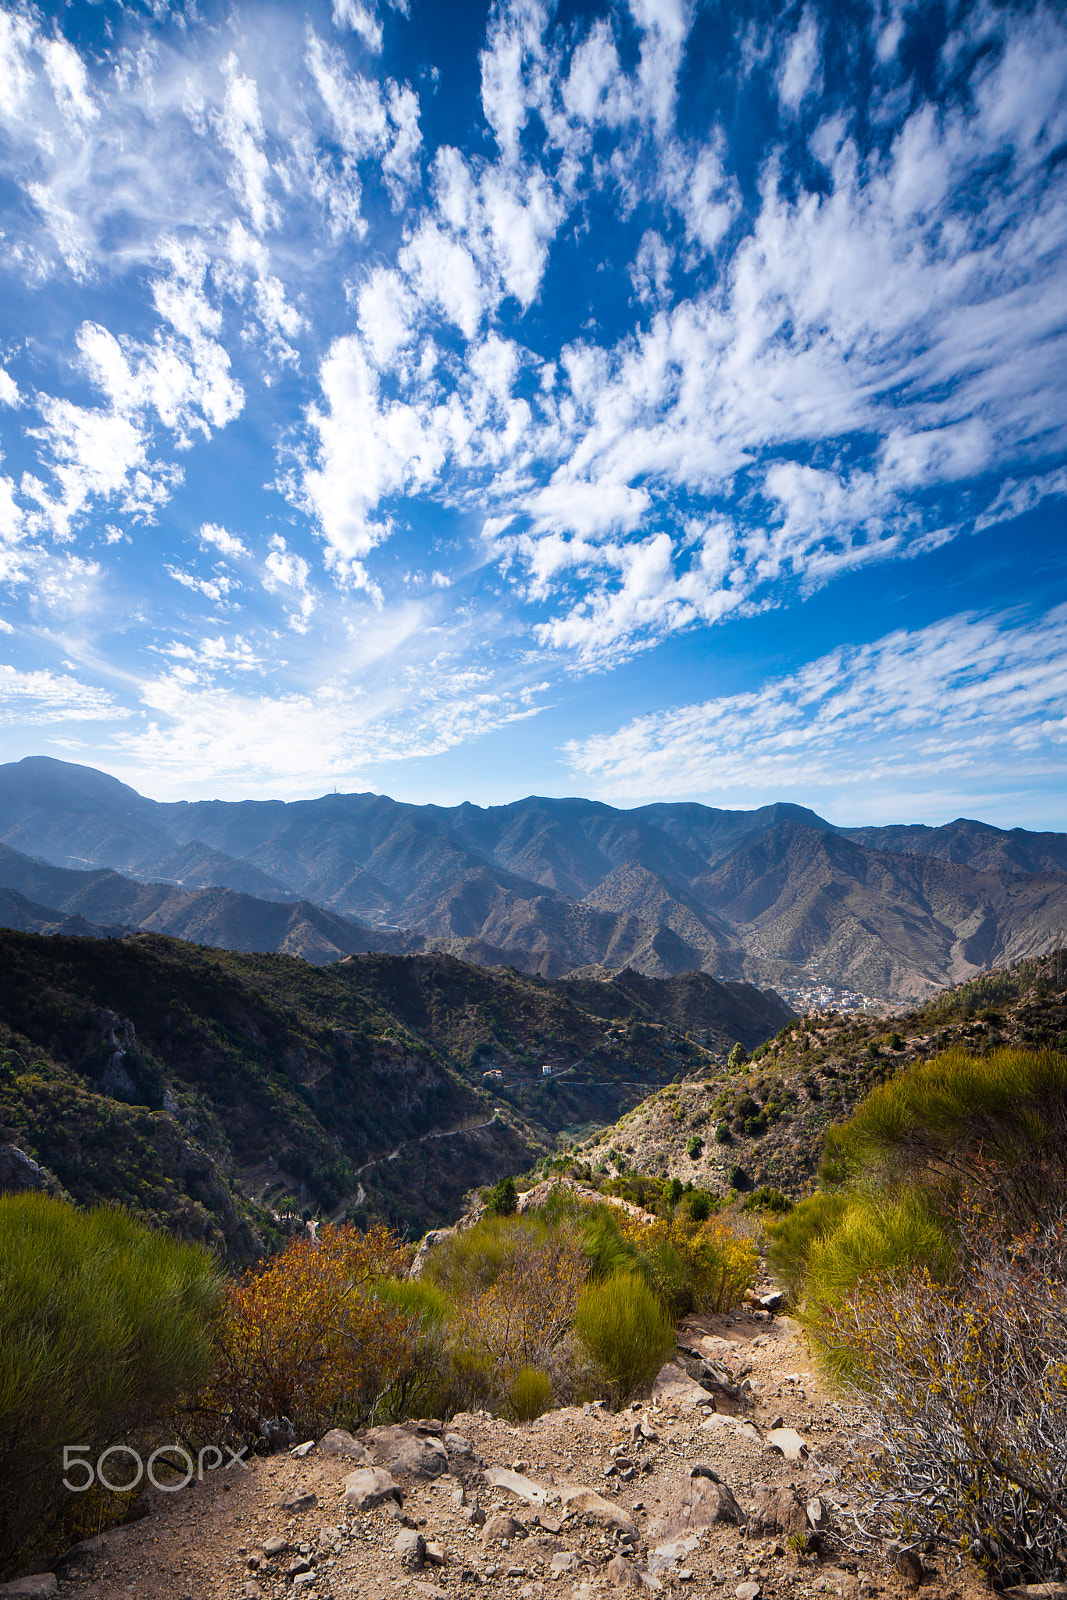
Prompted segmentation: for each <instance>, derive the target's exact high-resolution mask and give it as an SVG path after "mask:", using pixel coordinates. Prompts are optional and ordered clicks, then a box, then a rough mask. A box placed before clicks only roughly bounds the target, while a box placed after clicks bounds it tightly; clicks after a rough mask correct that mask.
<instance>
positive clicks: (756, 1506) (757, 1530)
mask: <svg viewBox="0 0 1067 1600" xmlns="http://www.w3.org/2000/svg"><path fill="white" fill-rule="evenodd" d="M807 1531H808V1512H807V1507H806V1506H805V1504H804V1502H803V1500H801V1498H800V1496H799V1495H798V1494H797V1491H796V1489H795V1488H794V1487H793V1485H792V1484H791V1483H787V1484H770V1485H767V1484H765V1485H763V1486H762V1487H761V1488H759V1489H757V1490H756V1493H755V1497H754V1499H753V1501H752V1510H751V1511H750V1512H749V1517H748V1533H749V1537H750V1538H753V1539H763V1538H772V1537H773V1536H774V1535H775V1534H776V1533H780V1534H783V1535H784V1536H785V1537H786V1538H788V1537H789V1535H790V1534H791V1533H806V1532H807Z"/></svg>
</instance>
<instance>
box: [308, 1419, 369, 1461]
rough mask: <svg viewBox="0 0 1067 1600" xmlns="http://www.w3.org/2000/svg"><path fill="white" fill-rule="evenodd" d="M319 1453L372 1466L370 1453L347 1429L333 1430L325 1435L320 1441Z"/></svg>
mask: <svg viewBox="0 0 1067 1600" xmlns="http://www.w3.org/2000/svg"><path fill="white" fill-rule="evenodd" d="M319 1451H320V1452H321V1454H322V1455H325V1456H347V1457H348V1458H349V1459H350V1460H352V1461H358V1462H360V1463H361V1465H363V1466H365V1467H369V1466H371V1465H372V1463H371V1458H370V1451H369V1450H367V1448H366V1447H365V1446H364V1445H361V1444H360V1442H359V1440H358V1439H357V1438H356V1437H355V1436H354V1435H353V1434H351V1433H349V1432H348V1430H347V1429H346V1428H331V1429H330V1431H329V1433H324V1434H323V1436H322V1438H321V1439H320V1440H319Z"/></svg>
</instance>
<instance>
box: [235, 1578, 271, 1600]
mask: <svg viewBox="0 0 1067 1600" xmlns="http://www.w3.org/2000/svg"><path fill="white" fill-rule="evenodd" d="M266 1592H267V1591H266V1589H264V1588H263V1586H262V1584H259V1583H256V1581H255V1579H254V1578H249V1580H248V1582H247V1583H246V1584H245V1586H244V1588H243V1589H242V1590H241V1600H263V1596H264V1595H265V1594H266Z"/></svg>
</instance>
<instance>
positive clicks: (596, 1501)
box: [563, 1489, 637, 1539]
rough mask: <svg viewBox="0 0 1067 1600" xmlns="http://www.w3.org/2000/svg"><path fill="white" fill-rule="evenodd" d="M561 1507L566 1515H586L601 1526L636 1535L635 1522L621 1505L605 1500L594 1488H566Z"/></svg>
mask: <svg viewBox="0 0 1067 1600" xmlns="http://www.w3.org/2000/svg"><path fill="white" fill-rule="evenodd" d="M563 1509H564V1511H565V1512H566V1513H567V1515H568V1516H584V1517H588V1518H589V1520H590V1522H595V1523H597V1524H598V1526H600V1527H601V1528H618V1529H619V1531H620V1532H621V1533H629V1534H632V1535H633V1536H634V1538H635V1539H636V1537H637V1524H636V1522H635V1521H634V1519H633V1517H631V1516H630V1514H629V1513H628V1512H627V1511H624V1510H623V1508H622V1506H620V1505H616V1504H615V1502H614V1501H613V1500H605V1499H604V1496H603V1495H600V1494H597V1492H596V1490H595V1489H568V1490H566V1492H565V1493H564V1495H563Z"/></svg>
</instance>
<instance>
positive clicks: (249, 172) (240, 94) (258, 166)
mask: <svg viewBox="0 0 1067 1600" xmlns="http://www.w3.org/2000/svg"><path fill="white" fill-rule="evenodd" d="M222 71H223V74H224V76H225V79H226V94H225V99H224V101H223V107H222V110H221V112H218V113H216V115H215V117H214V118H213V121H214V124H215V129H216V132H217V133H218V136H219V139H220V141H221V143H222V144H223V146H224V147H225V149H226V150H227V151H228V152H229V154H230V156H231V157H232V165H231V167H230V174H229V184H230V187H231V188H232V190H233V192H234V194H235V195H236V196H237V198H238V200H239V201H240V202H241V204H242V205H243V206H244V208H245V210H246V211H247V213H248V216H249V218H250V220H251V223H252V226H253V228H254V229H255V230H256V232H257V233H263V232H264V230H265V229H266V228H268V227H271V226H272V225H273V224H274V223H276V222H277V220H278V207H277V205H276V203H275V202H274V200H272V198H271V197H270V195H269V193H268V189H269V185H270V178H271V166H270V161H269V160H268V159H267V156H266V154H265V153H264V150H263V144H264V140H265V130H264V127H263V118H262V116H261V114H260V109H259V91H258V89H257V87H256V84H255V82H254V80H253V79H252V78H247V77H245V76H244V74H243V73H242V72H240V70H239V68H238V62H237V57H236V55H234V54H232V53H231V54H230V55H228V56H227V57H226V59H225V61H224V62H223V63H222Z"/></svg>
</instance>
